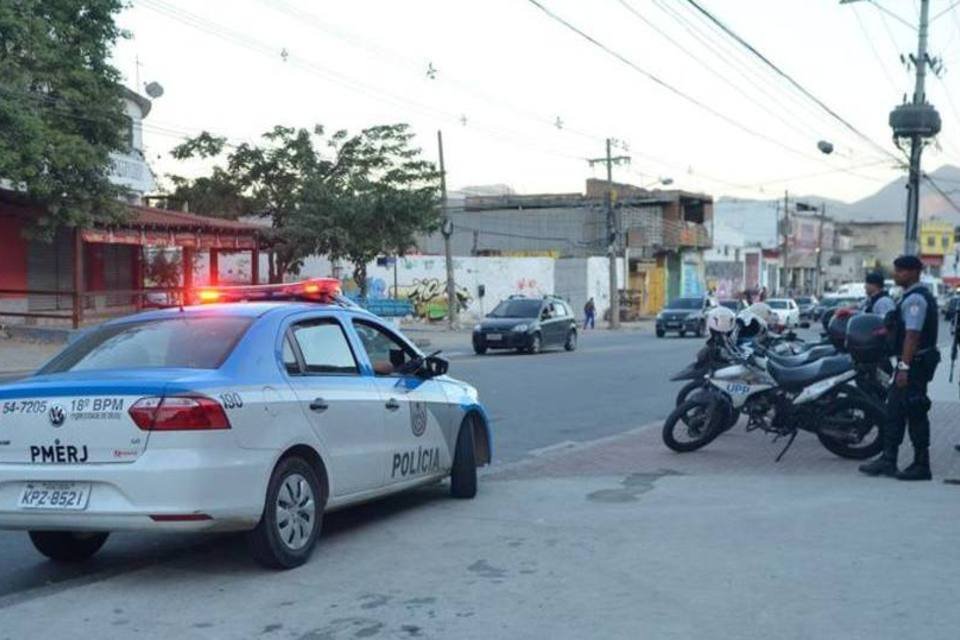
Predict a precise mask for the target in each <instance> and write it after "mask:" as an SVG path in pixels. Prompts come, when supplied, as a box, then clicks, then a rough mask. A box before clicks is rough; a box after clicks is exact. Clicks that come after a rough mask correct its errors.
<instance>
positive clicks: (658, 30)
mask: <svg viewBox="0 0 960 640" xmlns="http://www.w3.org/2000/svg"><path fill="white" fill-rule="evenodd" d="M617 1H618V2H619V3H620V5H621V6H623V8H624V9H626V10H627V11H628V12H629V13H630V14H632V15H633V16H634V17H635V18H637V19H638V20H640V21H641V22H643V23H644V24H645V25H647V26H648V27H650V28H651V29H653V30H654V31H655V32H656V33H657V34H658V35H659V36H660V37H662V38H663V39H665V40H666V41H667V42H669V43H670V44H672V45H673V46H674V47H676V48H677V49H679V50H680V51H682V52H683V53H684V54H686V56H687V57H689V58H690V59H692V60H694V61H695V62H696V63H697V64H699V65H700V66H702V67H703V68H704V69H706V70H707V71H709V72H710V73H712V74H713V75H714V76H716V77H717V78H720V79H721V80H723V82H724V83H726V84H727V85H728V86H730V87H732V88H733V89H734V90H735V91H736V92H737V93H739V94H740V95H741V96H743V97H744V98H747V99H748V101H750V102H751V103H753V104H756V106H758V107H760V108H761V109H763V110H764V111H766V112H767V113H768V114H769V115H771V116H773V117H774V118H776V119H777V120H779V121H780V122H781V123H783V124H784V125H785V126H786V127H787V128H789V129H792V130H793V131H795V132H797V133H799V134H800V135H801V136H802V137H806V136H807V135H808V132H807V131H805V130H803V129H801V128H800V127H798V126H797V125H796V124H794V123H793V122H790V121H789V120H787V119H786V118H784V117H783V116H782V115H781V114H780V113H778V112H777V111H775V110H773V109H771V108H769V107H767V106H766V105H764V104H763V103H761V102H757V101H754V100H752V99H751V96H750V95H749V94H747V92H746V91H745V90H744V89H743V88H742V87H740V86H739V85H738V84H737V83H736V82H734V81H732V80H730V79H729V78H727V77H726V76H724V75H723V74H722V73H720V72H718V71H717V70H716V69H714V68H713V67H712V66H711V65H710V63H708V62H707V61H705V60H704V59H703V58H701V57H700V56H698V55H696V54H695V53H693V52H692V51H690V50H689V49H687V48H686V47H685V46H684V45H682V44H681V43H679V42H677V41H676V40H675V39H674V38H673V37H671V36H670V35H669V34H667V33H666V32H664V31H663V30H662V29H661V28H659V27H658V26H657V25H656V24H654V23H653V22H652V21H651V20H649V19H648V18H647V17H646V16H644V15H643V14H642V13H640V12H639V11H638V10H637V9H636V8H635V7H634V6H633V5H632V4H630V3H629V2H628V1H627V0H617ZM658 6H659V5H658ZM748 80H749V78H748ZM755 86H756V85H755ZM757 88H758V89H760V90H761V91H763V89H762V88H761V87H757ZM770 97H771V98H772V96H770Z"/></svg>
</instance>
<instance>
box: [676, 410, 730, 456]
mask: <svg viewBox="0 0 960 640" xmlns="http://www.w3.org/2000/svg"><path fill="white" fill-rule="evenodd" d="M723 404H724V403H723V401H722V400H716V401H715V400H714V399H712V398H706V397H698V398H695V399H693V400H686V401H684V402H683V403H681V404H680V406H678V407H677V408H676V409H674V410H673V412H671V413H670V415H669V416H667V419H666V421H665V422H664V423H663V434H662V435H663V443H664V444H665V445H667V446H668V447H669V448H670V449H673V450H674V451H676V452H677V453H689V452H690V451H696V450H697V449H700V448H701V447H705V446H707V445H708V444H710V443H711V442H713V441H714V439H716V437H717V436H718V435H720V433H721V430H720V429H718V428H717V427H718V424H723V423H722V422H721V420H723V419H724V418H725V417H726V412H724V410H723Z"/></svg>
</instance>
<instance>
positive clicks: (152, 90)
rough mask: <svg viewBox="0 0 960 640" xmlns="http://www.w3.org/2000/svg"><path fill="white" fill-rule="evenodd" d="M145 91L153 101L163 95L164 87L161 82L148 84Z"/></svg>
mask: <svg viewBox="0 0 960 640" xmlns="http://www.w3.org/2000/svg"><path fill="white" fill-rule="evenodd" d="M144 89H145V90H146V92H147V95H148V96H150V97H151V98H153V99H157V98H159V97H160V96H162V95H163V86H161V84H160V83H159V82H148V83H147V85H146V87H144Z"/></svg>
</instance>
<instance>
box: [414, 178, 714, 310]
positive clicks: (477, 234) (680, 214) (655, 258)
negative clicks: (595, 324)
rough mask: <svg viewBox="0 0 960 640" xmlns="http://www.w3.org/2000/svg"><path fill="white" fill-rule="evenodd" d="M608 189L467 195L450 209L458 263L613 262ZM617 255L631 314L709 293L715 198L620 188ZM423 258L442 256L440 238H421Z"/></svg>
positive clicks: (600, 185)
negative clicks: (503, 259)
mask: <svg viewBox="0 0 960 640" xmlns="http://www.w3.org/2000/svg"><path fill="white" fill-rule="evenodd" d="M606 196H607V183H606V182H604V181H600V180H588V181H587V185H586V193H585V194H579V193H566V194H543V195H513V194H510V195H498V196H467V197H466V198H465V199H464V200H463V204H462V206H461V207H451V208H450V210H449V214H450V218H451V220H452V222H453V235H452V237H451V244H452V251H453V254H454V255H455V256H458V257H460V256H546V257H553V258H591V257H601V256H606V254H607V247H608V242H609V235H608V229H607V227H608V225H607V209H606ZM613 202H614V212H615V223H616V226H617V228H618V230H619V233H618V234H617V238H618V245H619V248H618V253H619V254H620V255H621V256H622V257H623V260H624V264H625V265H626V275H625V277H621V279H620V282H619V290H620V295H621V303H622V304H621V307H622V308H623V309H624V310H625V314H626V315H627V316H628V317H629V316H631V315H645V314H650V313H656V312H657V311H659V310H660V309H661V308H662V307H663V305H664V304H665V302H666V301H668V300H670V299H672V298H675V297H678V296H681V295H700V294H702V293H704V292H705V291H706V280H705V263H704V258H703V252H704V250H706V249H708V248H709V247H710V246H711V229H712V223H713V199H712V198H711V197H710V196H706V195H703V194H697V193H690V192H685V191H679V190H668V191H661V190H652V191H650V190H646V189H641V188H639V187H636V186H633V185H628V184H614V185H613ZM419 248H420V250H421V251H422V252H424V253H429V254H440V253H442V252H443V238H442V237H441V236H440V234H439V233H437V234H434V235H431V236H427V237H424V238H421V241H420V242H419Z"/></svg>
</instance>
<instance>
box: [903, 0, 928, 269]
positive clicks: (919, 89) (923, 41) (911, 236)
mask: <svg viewBox="0 0 960 640" xmlns="http://www.w3.org/2000/svg"><path fill="white" fill-rule="evenodd" d="M929 16H930V0H920V33H919V35H918V38H917V59H916V60H915V61H914V65H915V66H916V69H917V79H916V85H915V86H914V89H913V104H914V105H922V104H924V103H925V102H926V99H927V97H926V94H925V91H926V89H925V88H924V82H925V80H926V76H927V63H928V61H927V26H928V20H929ZM922 153H923V136H922V135H921V134H920V133H919V132H913V133H912V135H911V136H910V177H909V179H908V181H907V224H906V226H905V227H904V239H903V252H904V253H906V254H909V255H914V256H915V255H918V254H919V253H920V243H919V242H918V241H917V236H918V229H917V227H918V218H919V215H920V155H921V154H922Z"/></svg>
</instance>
